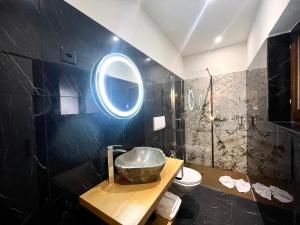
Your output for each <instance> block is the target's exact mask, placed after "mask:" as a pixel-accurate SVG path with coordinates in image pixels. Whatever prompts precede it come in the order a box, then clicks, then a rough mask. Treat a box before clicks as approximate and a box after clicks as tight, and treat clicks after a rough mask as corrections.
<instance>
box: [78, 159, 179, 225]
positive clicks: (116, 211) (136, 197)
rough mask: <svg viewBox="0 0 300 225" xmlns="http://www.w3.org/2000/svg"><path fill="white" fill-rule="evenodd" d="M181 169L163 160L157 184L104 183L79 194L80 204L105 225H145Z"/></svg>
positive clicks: (177, 162) (121, 181)
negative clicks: (163, 163)
mask: <svg viewBox="0 0 300 225" xmlns="http://www.w3.org/2000/svg"><path fill="white" fill-rule="evenodd" d="M182 166H183V161H182V160H179V159H172V158H166V165H165V166H164V168H163V170H162V171H161V174H160V177H161V178H160V180H157V181H154V182H151V183H146V184H132V183H129V182H127V181H125V180H124V179H122V178H120V177H117V178H116V179H115V180H116V181H115V183H108V180H105V181H103V182H101V183H100V184H99V185H97V186H95V187H94V188H92V189H91V190H89V191H87V192H85V193H84V194H82V195H81V196H80V198H79V202H80V204H81V205H82V206H83V207H85V208H86V209H88V210H89V211H91V212H92V213H94V214H95V215H97V216H98V217H100V218H101V219H102V220H104V221H105V222H107V223H108V224H124V225H136V224H145V223H146V221H147V219H148V218H149V216H150V215H151V213H152V212H153V211H154V209H155V207H156V205H157V204H158V202H159V200H160V199H161V197H162V196H163V195H164V193H165V192H166V191H167V189H168V188H169V186H170V185H171V183H172V181H173V180H174V178H175V177H176V175H177V173H178V172H179V170H180V169H181V167H182Z"/></svg>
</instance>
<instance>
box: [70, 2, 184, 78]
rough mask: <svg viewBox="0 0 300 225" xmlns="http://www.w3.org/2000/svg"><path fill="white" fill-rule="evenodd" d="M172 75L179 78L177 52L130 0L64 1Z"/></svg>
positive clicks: (179, 62)
mask: <svg viewBox="0 0 300 225" xmlns="http://www.w3.org/2000/svg"><path fill="white" fill-rule="evenodd" d="M65 1H66V2H68V3H69V4H71V5H72V6H74V7H75V8H77V9H78V10H80V11H81V12H83V13H84V14H86V15H87V16H89V17H90V18H91V19H93V20H95V21H96V22H98V23H99V24H101V25H102V26H104V27H105V28H107V29H109V30H110V31H112V32H113V33H115V34H116V35H118V36H119V37H121V38H122V39H124V40H125V41H127V42H128V43H130V44H131V45H133V46H134V47H136V48H137V49H139V50H140V51H142V52H143V53H145V54H146V55H148V56H149V57H151V58H152V59H154V60H155V61H157V62H158V63H160V64H161V65H163V66H164V67H166V68H168V69H169V70H170V71H172V72H173V73H175V74H177V75H179V76H182V72H183V65H182V57H181V55H180V53H179V51H178V50H177V49H176V48H175V47H174V46H173V44H172V43H171V42H170V41H169V40H168V39H167V38H166V36H165V35H164V34H163V32H162V31H161V30H160V29H159V28H158V26H157V25H156V24H155V23H154V22H153V21H152V20H151V18H150V17H149V16H148V14H147V13H146V12H145V11H144V10H143V9H142V8H141V7H140V5H139V1H133V0H65Z"/></svg>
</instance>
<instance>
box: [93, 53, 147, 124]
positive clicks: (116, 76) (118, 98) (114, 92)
mask: <svg viewBox="0 0 300 225" xmlns="http://www.w3.org/2000/svg"><path fill="white" fill-rule="evenodd" d="M91 87H92V90H93V96H94V98H95V100H96V102H97V103H98V105H99V107H100V108H101V109H103V110H104V111H105V112H106V113H108V114H109V115H111V116H113V117H115V118H119V119H129V118H131V117H133V116H134V115H136V114H137V113H138V111H139V110H140V108H141V106H142V104H143V98H144V88H143V81H142V78H141V74H140V72H139V70H138V68H137V66H136V65H135V64H134V62H133V61H132V60H131V59H130V58H128V57H127V56H125V55H123V54H120V53H111V54H108V55H106V56H105V57H104V58H103V59H101V60H100V61H99V62H98V63H97V64H96V66H95V69H94V71H93V76H92V79H91Z"/></svg>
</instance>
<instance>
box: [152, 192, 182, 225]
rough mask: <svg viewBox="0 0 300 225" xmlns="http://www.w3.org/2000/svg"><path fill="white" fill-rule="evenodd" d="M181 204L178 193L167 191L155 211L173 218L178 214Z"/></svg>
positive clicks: (169, 218) (165, 216) (170, 218)
mask: <svg viewBox="0 0 300 225" xmlns="http://www.w3.org/2000/svg"><path fill="white" fill-rule="evenodd" d="M180 205H181V199H180V198H179V197H178V196H177V195H174V194H172V193H170V192H166V193H165V195H164V196H163V197H162V198H161V200H160V201H159V203H158V205H157V207H156V209H155V213H157V214H158V215H160V216H162V217H164V218H166V219H168V220H172V219H173V218H174V217H175V216H176V214H177V212H178V210H179V207H180Z"/></svg>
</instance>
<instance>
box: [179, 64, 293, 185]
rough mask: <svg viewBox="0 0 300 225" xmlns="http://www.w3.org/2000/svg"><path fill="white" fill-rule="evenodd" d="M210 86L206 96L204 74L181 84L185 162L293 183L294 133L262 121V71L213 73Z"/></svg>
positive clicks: (264, 77)
mask: <svg viewBox="0 0 300 225" xmlns="http://www.w3.org/2000/svg"><path fill="white" fill-rule="evenodd" d="M212 84H213V85H212V86H213V92H212V93H211V88H210V77H209V76H208V75H207V76H201V77H200V76H199V77H196V78H193V79H187V80H185V84H184V98H185V104H184V120H185V148H186V162H187V163H192V164H196V165H201V166H207V167H215V168H218V169H225V170H230V171H234V172H238V173H242V174H247V175H249V176H253V177H261V178H267V179H280V180H285V181H291V182H299V174H298V173H297V172H295V171H299V170H297V168H298V167H297V165H298V164H297V163H296V162H294V158H299V157H297V155H296V156H293V155H292V154H291V152H292V151H294V152H295V154H299V153H297V152H296V151H295V150H294V149H295V148H296V149H297V148H299V147H298V145H296V143H295V142H292V140H293V139H295V140H298V139H299V137H298V134H295V133H293V132H291V131H289V130H288V129H284V128H282V127H281V126H278V125H276V124H274V123H271V122H269V121H268V108H267V107H268V77H267V68H260V69H255V70H246V71H240V72H234V73H228V74H213V75H212ZM211 96H212V97H211ZM211 99H212V100H213V102H212V101H211Z"/></svg>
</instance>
